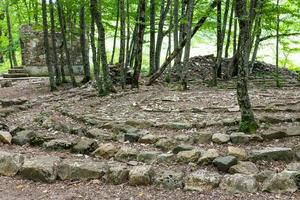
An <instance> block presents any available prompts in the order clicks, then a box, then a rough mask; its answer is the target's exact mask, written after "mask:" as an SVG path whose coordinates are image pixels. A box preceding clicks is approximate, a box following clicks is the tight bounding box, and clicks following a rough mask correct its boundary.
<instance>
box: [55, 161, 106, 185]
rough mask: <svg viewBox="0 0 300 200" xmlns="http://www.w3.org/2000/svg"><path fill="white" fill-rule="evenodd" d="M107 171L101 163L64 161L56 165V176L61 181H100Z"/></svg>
mask: <svg viewBox="0 0 300 200" xmlns="http://www.w3.org/2000/svg"><path fill="white" fill-rule="evenodd" d="M107 171H108V166H107V165H106V164H104V163H103V162H94V161H87V160H75V159H66V160H63V161H62V162H61V163H60V164H59V165H58V170H57V175H58V177H59V178H60V179H61V180H91V179H101V178H102V177H103V176H104V175H105V174H106V173H107Z"/></svg>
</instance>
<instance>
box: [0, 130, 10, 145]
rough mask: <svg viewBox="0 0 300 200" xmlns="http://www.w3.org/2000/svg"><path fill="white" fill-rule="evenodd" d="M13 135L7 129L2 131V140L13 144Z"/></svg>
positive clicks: (0, 136) (0, 133) (0, 132)
mask: <svg viewBox="0 0 300 200" xmlns="http://www.w3.org/2000/svg"><path fill="white" fill-rule="evenodd" d="M11 140H12V136H11V134H10V133H9V132H7V131H0V142H2V143H5V144H11Z"/></svg>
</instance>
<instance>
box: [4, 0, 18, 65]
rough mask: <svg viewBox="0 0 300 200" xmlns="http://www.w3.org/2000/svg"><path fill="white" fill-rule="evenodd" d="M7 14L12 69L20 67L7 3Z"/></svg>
mask: <svg viewBox="0 0 300 200" xmlns="http://www.w3.org/2000/svg"><path fill="white" fill-rule="evenodd" d="M5 14H6V24H7V32H8V41H9V59H10V64H11V68H13V67H16V66H18V62H17V58H16V51H15V48H14V41H13V36H12V30H11V20H10V14H9V4H8V3H6V5H5Z"/></svg>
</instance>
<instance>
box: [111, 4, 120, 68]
mask: <svg viewBox="0 0 300 200" xmlns="http://www.w3.org/2000/svg"><path fill="white" fill-rule="evenodd" d="M116 5H117V6H116V9H117V17H116V26H115V34H114V42H113V48H112V55H111V60H110V64H111V65H112V64H113V63H114V58H115V52H116V43H117V36H118V29H119V21H120V20H119V18H120V0H116Z"/></svg>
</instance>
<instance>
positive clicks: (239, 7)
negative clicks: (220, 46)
mask: <svg viewBox="0 0 300 200" xmlns="http://www.w3.org/2000/svg"><path fill="white" fill-rule="evenodd" d="M251 9H254V8H250V13H251V12H252V10H251ZM235 10H236V16H237V18H238V22H239V28H240V33H239V45H238V50H237V56H236V58H237V63H236V64H237V67H238V79H237V99H238V103H239V106H240V110H241V121H240V131H242V132H247V133H255V132H256V130H257V128H258V125H257V122H256V121H255V118H254V114H253V110H252V106H251V102H250V98H249V94H248V67H249V54H250V49H251V47H250V45H251V24H252V23H250V22H251V17H250V16H249V14H248V13H249V12H248V11H247V0H236V6H235Z"/></svg>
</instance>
